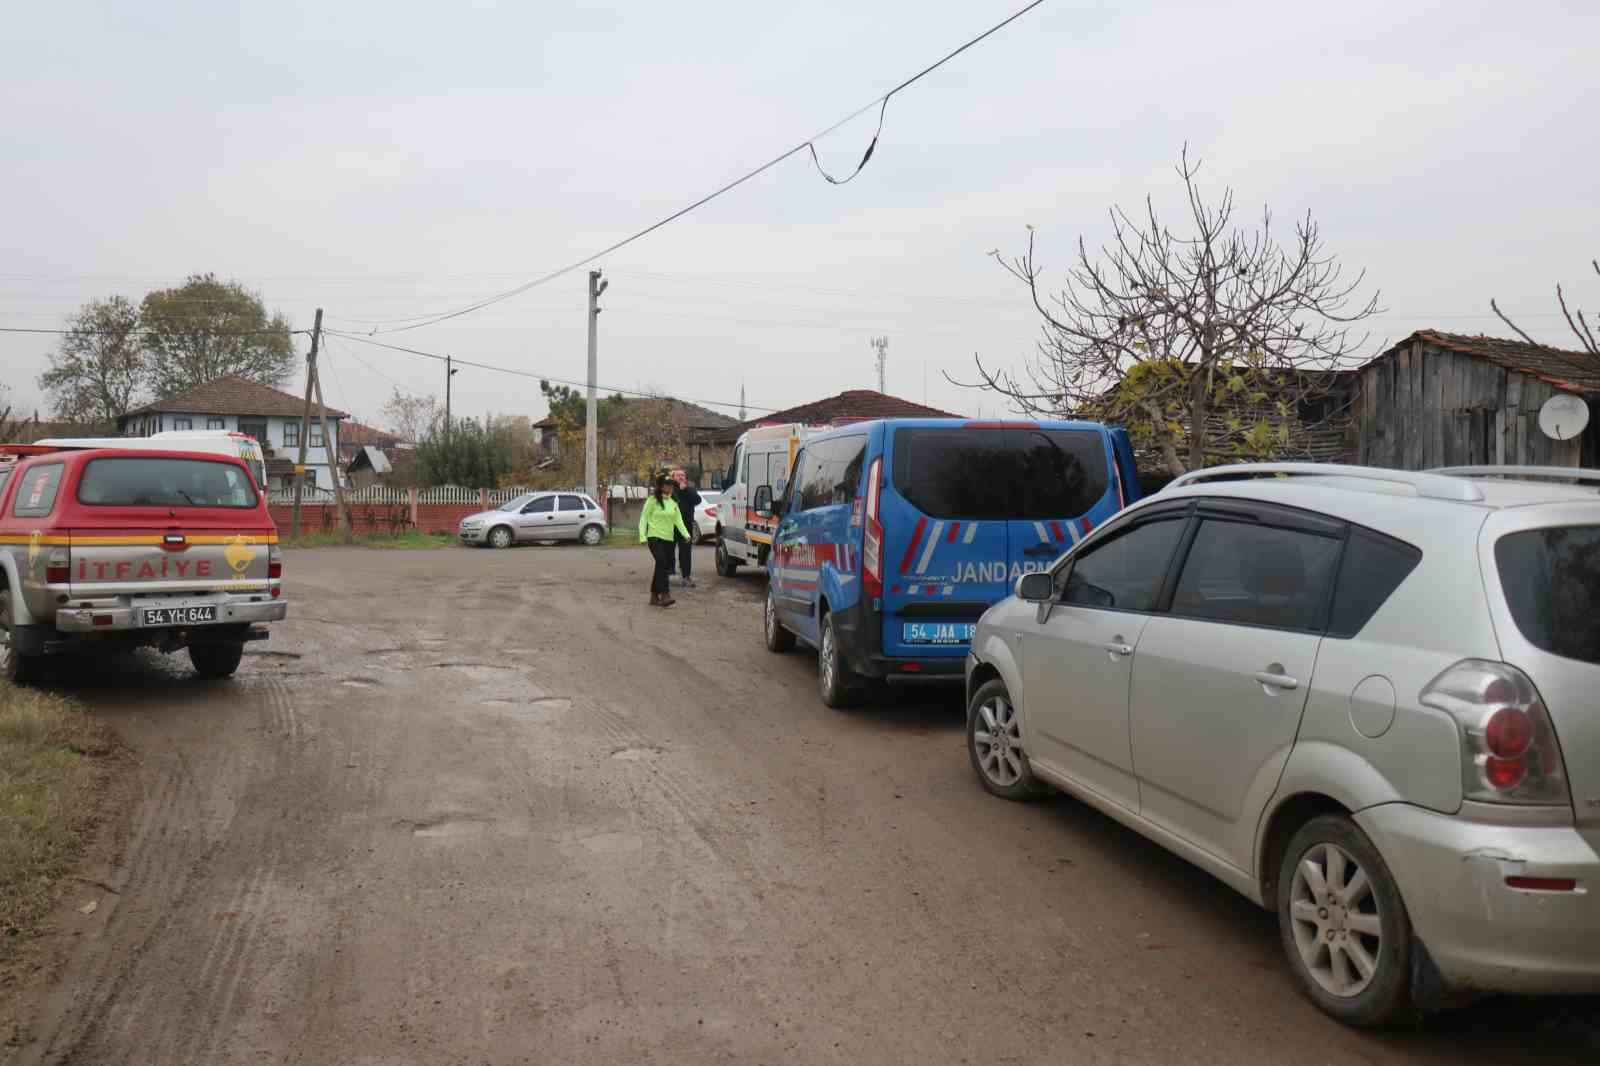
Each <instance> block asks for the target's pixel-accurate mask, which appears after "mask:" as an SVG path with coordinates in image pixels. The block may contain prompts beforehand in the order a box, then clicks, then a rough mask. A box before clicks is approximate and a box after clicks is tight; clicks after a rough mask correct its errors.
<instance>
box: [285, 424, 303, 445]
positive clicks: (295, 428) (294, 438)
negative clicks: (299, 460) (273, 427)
mask: <svg viewBox="0 0 1600 1066" xmlns="http://www.w3.org/2000/svg"><path fill="white" fill-rule="evenodd" d="M283 446H284V447H285V448H298V447H300V423H298V422H285V423H284V424H283Z"/></svg>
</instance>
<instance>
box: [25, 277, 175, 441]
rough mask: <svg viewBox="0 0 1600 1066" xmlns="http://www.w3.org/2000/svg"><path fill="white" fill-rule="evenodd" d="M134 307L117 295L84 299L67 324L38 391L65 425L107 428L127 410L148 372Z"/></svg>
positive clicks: (41, 377) (142, 387)
mask: <svg viewBox="0 0 1600 1066" xmlns="http://www.w3.org/2000/svg"><path fill="white" fill-rule="evenodd" d="M149 365H150V364H149V359H148V358H146V356H145V353H144V350H143V344H142V343H141V339H140V335H139V308H138V307H137V306H135V305H134V304H133V302H132V301H130V300H129V299H127V298H126V297H123V296H112V297H111V298H109V299H106V300H90V301H89V302H88V303H86V304H84V305H83V306H82V307H80V308H79V309H78V310H77V312H76V313H75V314H73V316H72V317H71V318H70V319H68V320H67V334H66V336H64V337H63V338H62V340H61V348H60V350H59V351H57V352H55V353H54V354H52V355H51V356H50V369H48V370H46V371H45V372H44V373H43V374H40V375H39V387H40V388H41V389H43V390H44V391H45V392H46V393H48V394H49V396H50V402H51V406H52V407H53V408H54V409H55V416H56V417H57V418H59V419H62V420H63V421H66V422H77V423H83V424H88V425H98V426H112V425H115V424H116V420H117V418H118V416H120V415H123V414H126V413H127V412H128V410H129V409H130V408H132V407H133V404H134V400H135V399H137V398H138V396H139V394H140V393H141V392H142V391H143V389H144V384H145V381H146V380H147V377H148V373H149Z"/></svg>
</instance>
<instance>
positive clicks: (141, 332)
mask: <svg viewBox="0 0 1600 1066" xmlns="http://www.w3.org/2000/svg"><path fill="white" fill-rule="evenodd" d="M169 332H170V333H183V334H187V335H190V336H192V335H194V334H202V335H204V336H207V337H282V336H285V335H287V336H290V337H297V336H305V335H306V334H308V333H310V332H311V331H310V330H309V329H291V330H281V329H252V330H235V331H230V330H219V329H205V330H189V329H178V330H158V329H152V328H148V327H146V328H142V329H129V330H121V329H35V328H32V327H24V326H0V333H49V334H55V335H57V336H66V335H67V334H69V333H70V334H73V335H74V336H79V337H135V336H143V337H149V336H162V335H165V334H167V333H169Z"/></svg>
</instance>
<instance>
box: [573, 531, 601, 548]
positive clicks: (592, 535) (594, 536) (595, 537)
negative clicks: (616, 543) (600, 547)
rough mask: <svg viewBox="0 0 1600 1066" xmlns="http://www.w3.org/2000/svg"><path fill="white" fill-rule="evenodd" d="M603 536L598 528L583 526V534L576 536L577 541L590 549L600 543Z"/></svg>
mask: <svg viewBox="0 0 1600 1066" xmlns="http://www.w3.org/2000/svg"><path fill="white" fill-rule="evenodd" d="M604 535H605V534H604V532H603V531H602V530H601V529H600V527H599V526H584V527H583V532H582V533H580V534H579V535H578V539H579V540H581V541H583V543H584V544H586V545H588V546H589V547H591V548H592V547H594V546H595V545H596V544H599V543H600V538H601V537H603V536H604Z"/></svg>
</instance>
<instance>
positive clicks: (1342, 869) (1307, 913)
mask: <svg viewBox="0 0 1600 1066" xmlns="http://www.w3.org/2000/svg"><path fill="white" fill-rule="evenodd" d="M1275 895H1276V897H1277V900H1276V903H1277V910H1278V928H1279V933H1280V937H1281V939H1282V941H1283V950H1284V954H1285V956H1287V958H1288V962H1289V966H1290V968H1291V969H1292V970H1293V971H1294V974H1295V977H1296V978H1297V979H1298V980H1299V982H1300V986H1301V988H1303V989H1304V990H1305V992H1306V994H1307V995H1308V996H1310V998H1311V1000H1312V1001H1313V1002H1314V1003H1316V1005H1317V1006H1319V1007H1321V1008H1322V1009H1323V1010H1324V1011H1326V1012H1327V1013H1328V1014H1331V1015H1332V1016H1333V1017H1335V1018H1337V1019H1339V1020H1340V1021H1342V1022H1344V1023H1346V1024H1348V1025H1361V1026H1373V1025H1384V1024H1387V1023H1389V1022H1392V1021H1394V1020H1395V1019H1397V1018H1399V1017H1400V1016H1402V1015H1403V1014H1404V1013H1405V1012H1406V1011H1407V1010H1409V1009H1410V1005H1411V970H1412V959H1411V956H1412V932H1411V917H1410V915H1409V914H1407V913H1406V905H1405V901H1404V900H1402V899H1401V897H1400V889H1399V886H1398V885H1397V884H1396V883H1395V880H1394V875H1393V874H1391V873H1390V872H1389V865H1388V863H1387V862H1385V861H1384V858H1383V856H1382V855H1380V854H1379V853H1378V849H1377V847H1376V846H1374V845H1373V843H1372V840H1371V839H1370V838H1369V837H1368V836H1367V835H1366V834H1365V833H1363V832H1362V831H1361V829H1360V827H1359V826H1357V825H1356V824H1355V822H1354V821H1352V820H1351V819H1350V818H1349V817H1348V816H1347V815H1343V814H1324V815H1319V816H1317V817H1315V818H1313V819H1311V820H1310V821H1309V822H1307V823H1306V824H1305V825H1303V826H1301V827H1300V830H1299V831H1298V832H1296V833H1295V835H1294V838H1293V839H1292V840H1290V841H1289V845H1288V847H1287V848H1286V849H1284V853H1283V860H1282V864H1281V866H1280V867H1279V872H1278V878H1277V886H1276V891H1275Z"/></svg>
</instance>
